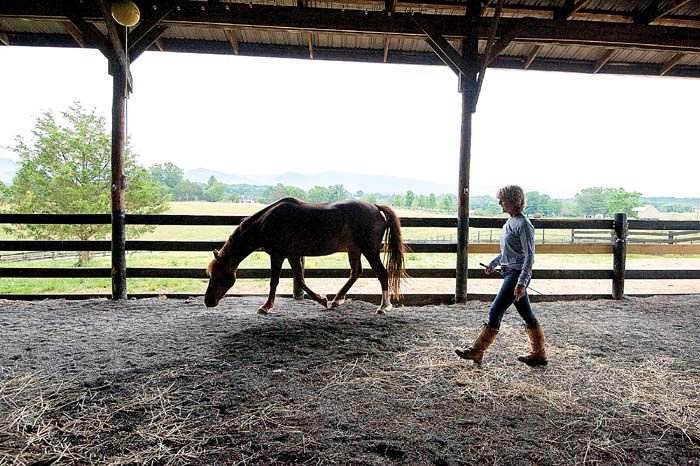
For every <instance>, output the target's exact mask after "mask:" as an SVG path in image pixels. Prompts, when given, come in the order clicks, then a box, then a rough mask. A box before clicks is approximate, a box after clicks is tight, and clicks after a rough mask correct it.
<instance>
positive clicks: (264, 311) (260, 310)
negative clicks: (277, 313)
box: [258, 306, 270, 314]
mask: <svg viewBox="0 0 700 466" xmlns="http://www.w3.org/2000/svg"><path fill="white" fill-rule="evenodd" d="M269 313H270V309H269V308H267V307H265V306H260V307H259V308H258V314H269Z"/></svg>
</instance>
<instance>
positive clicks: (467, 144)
mask: <svg viewBox="0 0 700 466" xmlns="http://www.w3.org/2000/svg"><path fill="white" fill-rule="evenodd" d="M467 21H468V22H469V24H468V27H467V31H466V33H465V35H464V37H463V38H462V61H463V62H464V68H465V69H466V70H468V71H467V74H468V75H467V76H465V75H463V74H461V73H460V75H459V91H460V92H461V93H462V131H461V138H460V145H459V185H458V191H457V270H456V283H455V303H466V302H467V274H468V258H469V251H468V248H469V170H470V163H471V148H472V114H473V113H474V110H475V107H476V92H477V71H478V69H479V49H478V45H479V41H478V38H477V32H478V28H477V26H478V25H477V21H478V18H469V19H467Z"/></svg>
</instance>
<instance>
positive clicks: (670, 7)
mask: <svg viewBox="0 0 700 466" xmlns="http://www.w3.org/2000/svg"><path fill="white" fill-rule="evenodd" d="M690 1H691V0H676V1H672V2H666V3H665V4H663V8H661V6H662V2H661V1H660V0H655V1H653V2H651V5H649V7H647V9H646V10H644V11H643V12H642V14H641V16H640V17H639V21H640V22H641V23H644V24H649V23H652V22H654V21H657V20H659V19H661V18H663V17H664V16H668V15H670V14H671V13H673V12H674V11H676V10H678V9H679V8H680V7H682V6H683V5H685V4H687V3H690Z"/></svg>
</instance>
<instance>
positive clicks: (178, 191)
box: [173, 180, 204, 201]
mask: <svg viewBox="0 0 700 466" xmlns="http://www.w3.org/2000/svg"><path fill="white" fill-rule="evenodd" d="M203 197H204V191H203V190H202V185H200V184H199V183H195V182H194V181H190V180H182V181H180V182H179V183H178V184H177V186H175V189H173V198H175V200H176V201H196V200H199V199H202V198H203Z"/></svg>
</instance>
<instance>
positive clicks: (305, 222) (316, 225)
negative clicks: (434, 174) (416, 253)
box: [204, 197, 406, 314]
mask: <svg viewBox="0 0 700 466" xmlns="http://www.w3.org/2000/svg"><path fill="white" fill-rule="evenodd" d="M385 237H386V243H387V267H386V268H385V267H384V264H382V261H381V258H380V251H381V249H382V241H383V239H384V238H385ZM257 249H263V250H264V251H265V252H267V253H268V254H269V255H270V294H269V296H268V298H267V301H266V302H265V304H263V305H262V306H260V308H259V309H258V312H260V313H267V312H269V311H270V309H272V306H273V305H274V302H275V290H276V289H277V284H278V283H279V279H280V270H281V268H282V263H283V262H284V259H287V260H288V261H289V265H291V267H292V273H293V275H294V278H295V279H296V280H297V281H298V283H299V284H300V285H301V287H302V289H303V290H304V291H306V293H307V294H308V295H309V296H310V297H311V298H312V299H314V300H315V301H317V302H318V303H320V304H321V305H322V306H323V307H328V299H327V298H326V297H325V296H323V295H319V294H317V293H315V292H314V291H312V290H311V289H310V288H309V287H308V286H307V285H306V283H305V282H304V269H303V264H302V257H304V256H325V255H328V254H333V253H335V252H342V251H345V252H347V253H348V257H349V259H350V279H349V280H348V281H347V283H345V285H343V287H342V288H341V289H340V291H338V293H337V294H336V295H335V299H334V300H333V302H332V303H331V304H330V307H331V309H333V308H336V307H338V306H339V305H340V304H342V303H343V301H344V300H345V295H346V294H347V292H348V290H349V289H350V287H351V286H352V285H353V284H354V283H355V282H356V281H357V279H358V278H359V277H360V274H361V273H362V261H361V257H360V255H361V254H362V255H364V256H365V258H366V259H367V261H368V262H369V264H370V266H371V267H372V270H373V271H374V273H375V274H376V275H377V278H378V279H379V283H381V285H382V302H381V305H380V306H379V309H377V313H378V314H384V312H385V311H387V310H388V309H391V300H390V298H389V292H390V291H391V294H392V295H394V296H400V286H401V279H402V278H404V277H406V271H405V269H404V257H403V254H404V249H405V248H404V245H403V242H402V241H401V222H400V221H399V217H398V216H397V215H396V213H394V211H393V210H392V209H391V208H390V207H387V206H383V205H375V204H368V203H367V202H364V201H357V200H350V201H340V202H333V203H320V204H312V203H307V202H302V201H299V200H298V199H294V198H291V197H287V198H284V199H281V200H279V201H277V202H275V203H274V204H272V205H270V206H268V207H265V208H264V209H262V210H261V211H259V212H257V213H256V214H253V215H251V216H250V217H247V218H245V219H243V221H242V222H241V224H240V225H239V226H238V228H236V229H235V230H234V232H233V233H232V234H231V236H230V237H229V238H228V240H227V241H226V243H224V246H223V247H222V248H221V249H219V250H214V260H212V261H211V263H210V264H209V266H208V267H207V274H208V275H209V277H210V279H209V286H208V287H207V292H206V295H205V298H204V302H205V303H206V305H207V307H213V306H216V305H217V304H219V301H220V300H221V298H223V297H224V295H225V294H226V292H227V291H228V290H229V289H230V288H231V287H232V286H233V284H234V283H235V282H236V271H237V269H238V265H239V264H240V263H241V261H242V260H243V259H245V258H246V257H247V256H248V255H250V254H251V253H252V252H253V251H256V250H257Z"/></svg>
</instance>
